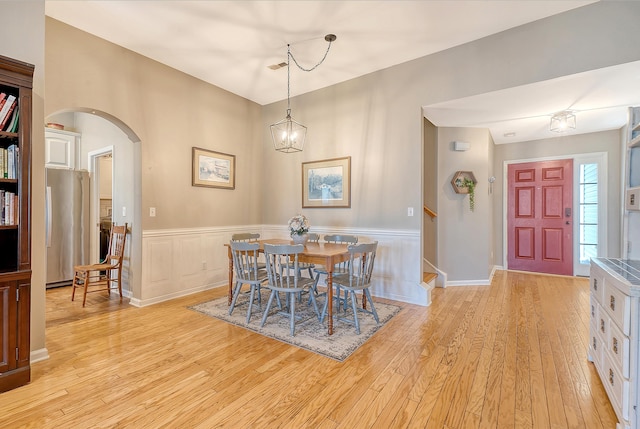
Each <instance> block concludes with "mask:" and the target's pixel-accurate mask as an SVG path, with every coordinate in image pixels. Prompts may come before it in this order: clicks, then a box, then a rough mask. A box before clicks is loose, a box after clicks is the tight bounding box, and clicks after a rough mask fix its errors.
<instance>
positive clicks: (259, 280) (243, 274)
mask: <svg viewBox="0 0 640 429" xmlns="http://www.w3.org/2000/svg"><path fill="white" fill-rule="evenodd" d="M229 245H230V246H231V254H232V255H233V267H234V270H235V275H236V278H235V284H236V286H235V288H234V291H233V299H232V301H231V306H230V307H229V315H231V314H232V313H233V310H234V309H235V307H236V303H237V301H238V297H239V296H240V295H241V294H242V286H243V285H249V303H248V304H249V306H248V308H247V323H249V320H250V319H251V310H252V308H253V302H254V300H257V301H258V306H260V307H261V304H262V297H261V293H260V292H261V289H260V288H261V286H262V284H263V283H264V282H265V281H266V280H267V271H266V269H265V268H262V267H260V264H259V263H258V249H259V248H260V244H258V243H250V242H249V243H247V242H243V241H231V242H230V243H229Z"/></svg>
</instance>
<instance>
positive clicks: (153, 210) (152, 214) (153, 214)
mask: <svg viewBox="0 0 640 429" xmlns="http://www.w3.org/2000/svg"><path fill="white" fill-rule="evenodd" d="M149 216H150V217H156V208H155V207H149Z"/></svg>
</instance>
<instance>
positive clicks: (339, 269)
mask: <svg viewBox="0 0 640 429" xmlns="http://www.w3.org/2000/svg"><path fill="white" fill-rule="evenodd" d="M324 241H325V243H338V244H356V243H357V242H358V237H357V236H355V235H347V234H328V235H325V236H324ZM348 271H349V261H345V262H341V263H339V264H336V265H335V266H334V267H333V275H336V274H345V273H347V272H348ZM314 272H315V280H314V282H313V291H314V293H315V294H316V295H317V296H319V295H323V294H324V293H323V294H320V293H319V292H318V282H319V281H320V276H321V275H324V276H326V275H327V269H326V267H323V266H317V267H316V268H315V269H314ZM334 287H335V283H334ZM333 297H334V299H335V300H336V301H337V303H338V309H337V311H340V303H341V302H342V303H344V302H345V300H346V298H347V296H346V293H345V297H344V299H342V300H341V299H340V290H339V289H337V290H336V294H335V295H333Z"/></svg>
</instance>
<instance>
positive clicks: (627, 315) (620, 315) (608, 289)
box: [602, 282, 631, 336]
mask: <svg viewBox="0 0 640 429" xmlns="http://www.w3.org/2000/svg"><path fill="white" fill-rule="evenodd" d="M602 306H603V307H604V309H605V311H606V312H607V313H608V314H609V316H611V319H612V320H613V323H615V324H616V325H618V326H619V327H620V329H622V333H623V334H624V335H627V336H629V326H630V321H631V320H630V319H631V299H630V298H629V296H628V295H625V294H624V293H622V291H621V290H620V289H618V288H616V287H615V286H613V284H612V283H611V282H607V283H606V284H605V287H604V302H603V303H602Z"/></svg>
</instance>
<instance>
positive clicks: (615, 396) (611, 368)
mask: <svg viewBox="0 0 640 429" xmlns="http://www.w3.org/2000/svg"><path fill="white" fill-rule="evenodd" d="M603 363H604V365H603V371H602V372H603V373H602V375H603V377H604V378H603V380H602V384H603V385H604V386H605V388H606V390H607V393H608V394H609V399H610V400H611V405H612V406H613V409H614V410H615V411H616V414H618V415H619V416H620V415H621V417H622V419H624V420H629V380H628V379H626V378H624V377H622V375H621V374H620V372H619V371H618V369H617V368H616V366H615V365H613V363H612V361H611V359H610V358H609V356H608V355H607V354H606V353H605V354H604V362H603Z"/></svg>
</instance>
